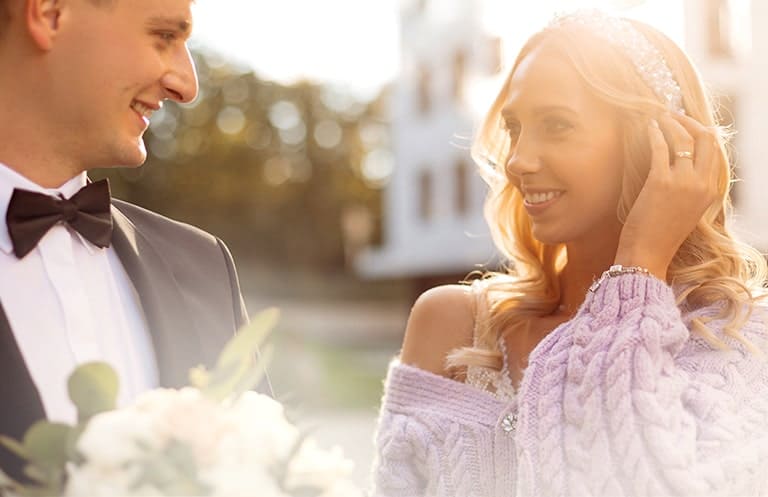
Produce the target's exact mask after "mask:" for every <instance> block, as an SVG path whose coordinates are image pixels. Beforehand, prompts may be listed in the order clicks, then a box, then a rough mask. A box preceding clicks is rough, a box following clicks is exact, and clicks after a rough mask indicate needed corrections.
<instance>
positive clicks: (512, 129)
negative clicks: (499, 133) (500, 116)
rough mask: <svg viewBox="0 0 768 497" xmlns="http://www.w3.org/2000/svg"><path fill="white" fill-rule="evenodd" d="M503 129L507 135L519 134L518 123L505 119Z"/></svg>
mask: <svg viewBox="0 0 768 497" xmlns="http://www.w3.org/2000/svg"><path fill="white" fill-rule="evenodd" d="M504 130H505V131H506V132H507V134H509V136H517V135H519V134H520V123H516V122H510V121H505V122H504Z"/></svg>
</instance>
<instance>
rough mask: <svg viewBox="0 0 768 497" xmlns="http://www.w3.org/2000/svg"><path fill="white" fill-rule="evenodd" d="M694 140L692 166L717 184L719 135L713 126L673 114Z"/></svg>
mask: <svg viewBox="0 0 768 497" xmlns="http://www.w3.org/2000/svg"><path fill="white" fill-rule="evenodd" d="M673 117H674V118H675V120H676V121H677V122H678V123H680V125H681V126H683V127H684V128H685V129H686V130H688V132H689V133H690V134H691V136H693V138H694V140H695V144H694V146H695V151H696V152H695V155H696V161H695V164H694V167H695V168H696V170H697V171H700V172H701V173H702V174H703V175H704V176H705V177H708V178H709V179H710V181H711V182H713V183H714V184H716V185H717V183H718V182H719V178H720V176H721V171H720V169H721V168H722V166H723V164H722V163H721V161H722V155H721V153H720V137H719V135H718V132H717V130H716V129H715V128H712V127H708V126H704V125H703V124H701V123H700V122H698V121H697V120H695V119H693V118H691V117H688V116H685V115H682V114H677V115H674V116H673Z"/></svg>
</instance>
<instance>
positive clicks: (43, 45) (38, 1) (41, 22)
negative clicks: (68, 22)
mask: <svg viewBox="0 0 768 497" xmlns="http://www.w3.org/2000/svg"><path fill="white" fill-rule="evenodd" d="M65 2H66V0H25V8H24V22H25V25H26V28H27V31H28V32H29V35H30V37H31V38H32V40H33V41H34V43H35V44H36V45H37V46H38V47H39V48H40V49H41V50H45V51H47V50H50V49H51V47H52V46H53V42H54V40H55V38H56V35H57V34H58V33H59V22H60V18H61V13H62V9H63V7H64V3H65Z"/></svg>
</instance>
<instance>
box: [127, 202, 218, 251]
mask: <svg viewBox="0 0 768 497" xmlns="http://www.w3.org/2000/svg"><path fill="white" fill-rule="evenodd" d="M112 205H114V206H115V208H117V210H118V211H120V213H122V214H123V215H124V216H125V217H127V218H128V220H129V221H130V222H131V223H132V224H133V225H134V226H135V227H136V229H138V230H139V231H141V232H142V233H144V234H145V235H146V236H149V237H150V238H153V239H158V238H159V239H170V240H173V239H178V238H183V239H184V240H185V241H192V242H193V241H195V240H196V241H197V243H207V244H210V245H217V246H218V245H219V241H218V238H216V237H215V236H213V235H212V234H210V233H208V232H207V231H204V230H202V229H200V228H198V227H196V226H193V225H191V224H187V223H184V222H181V221H176V220H175V219H171V218H169V217H166V216H163V215H162V214H158V213H157V212H154V211H151V210H149V209H145V208H143V207H139V206H138V205H135V204H132V203H130V202H126V201H124V200H119V199H112Z"/></svg>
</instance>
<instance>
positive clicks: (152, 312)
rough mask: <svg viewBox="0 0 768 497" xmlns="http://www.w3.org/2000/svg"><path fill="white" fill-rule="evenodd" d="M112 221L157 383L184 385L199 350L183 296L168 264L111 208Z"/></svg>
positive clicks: (198, 355)
mask: <svg viewBox="0 0 768 497" xmlns="http://www.w3.org/2000/svg"><path fill="white" fill-rule="evenodd" d="M112 220H113V225H114V228H113V232H112V244H113V247H114V248H115V251H116V253H117V256H118V257H119V258H120V261H121V262H122V263H123V267H125V270H126V272H127V273H128V276H129V277H130V278H131V281H132V282H133V284H134V286H135V288H136V291H137V293H138V294H139V299H140V301H141V306H142V308H143V310H144V315H145V317H146V320H147V326H148V328H149V333H150V334H151V336H152V342H153V344H154V348H155V355H156V358H157V366H158V371H159V372H160V383H161V384H162V385H163V386H166V387H180V386H184V385H187V384H188V383H189V382H188V378H187V371H188V370H189V368H190V367H191V366H193V365H194V364H197V362H198V361H199V358H200V357H201V356H202V354H201V349H202V346H201V340H200V335H199V332H198V330H197V328H196V326H195V322H194V321H193V320H192V317H191V316H192V313H191V312H190V311H189V308H188V306H187V303H186V302H185V301H184V295H183V293H182V291H181V289H180V288H179V285H178V283H177V281H176V279H175V277H174V276H173V274H172V273H171V270H170V269H169V267H168V264H167V263H166V262H165V261H164V260H163V258H162V257H161V256H160V254H159V253H158V252H157V251H156V250H155V249H154V248H153V246H152V244H151V243H150V242H149V240H148V239H147V238H146V237H145V236H144V235H142V233H141V232H140V231H139V230H137V229H136V226H135V225H134V224H133V223H132V222H131V221H130V219H128V217H126V216H125V215H124V214H123V213H122V212H120V210H119V209H118V208H117V207H115V206H114V205H113V206H112ZM190 361H192V362H190Z"/></svg>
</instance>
